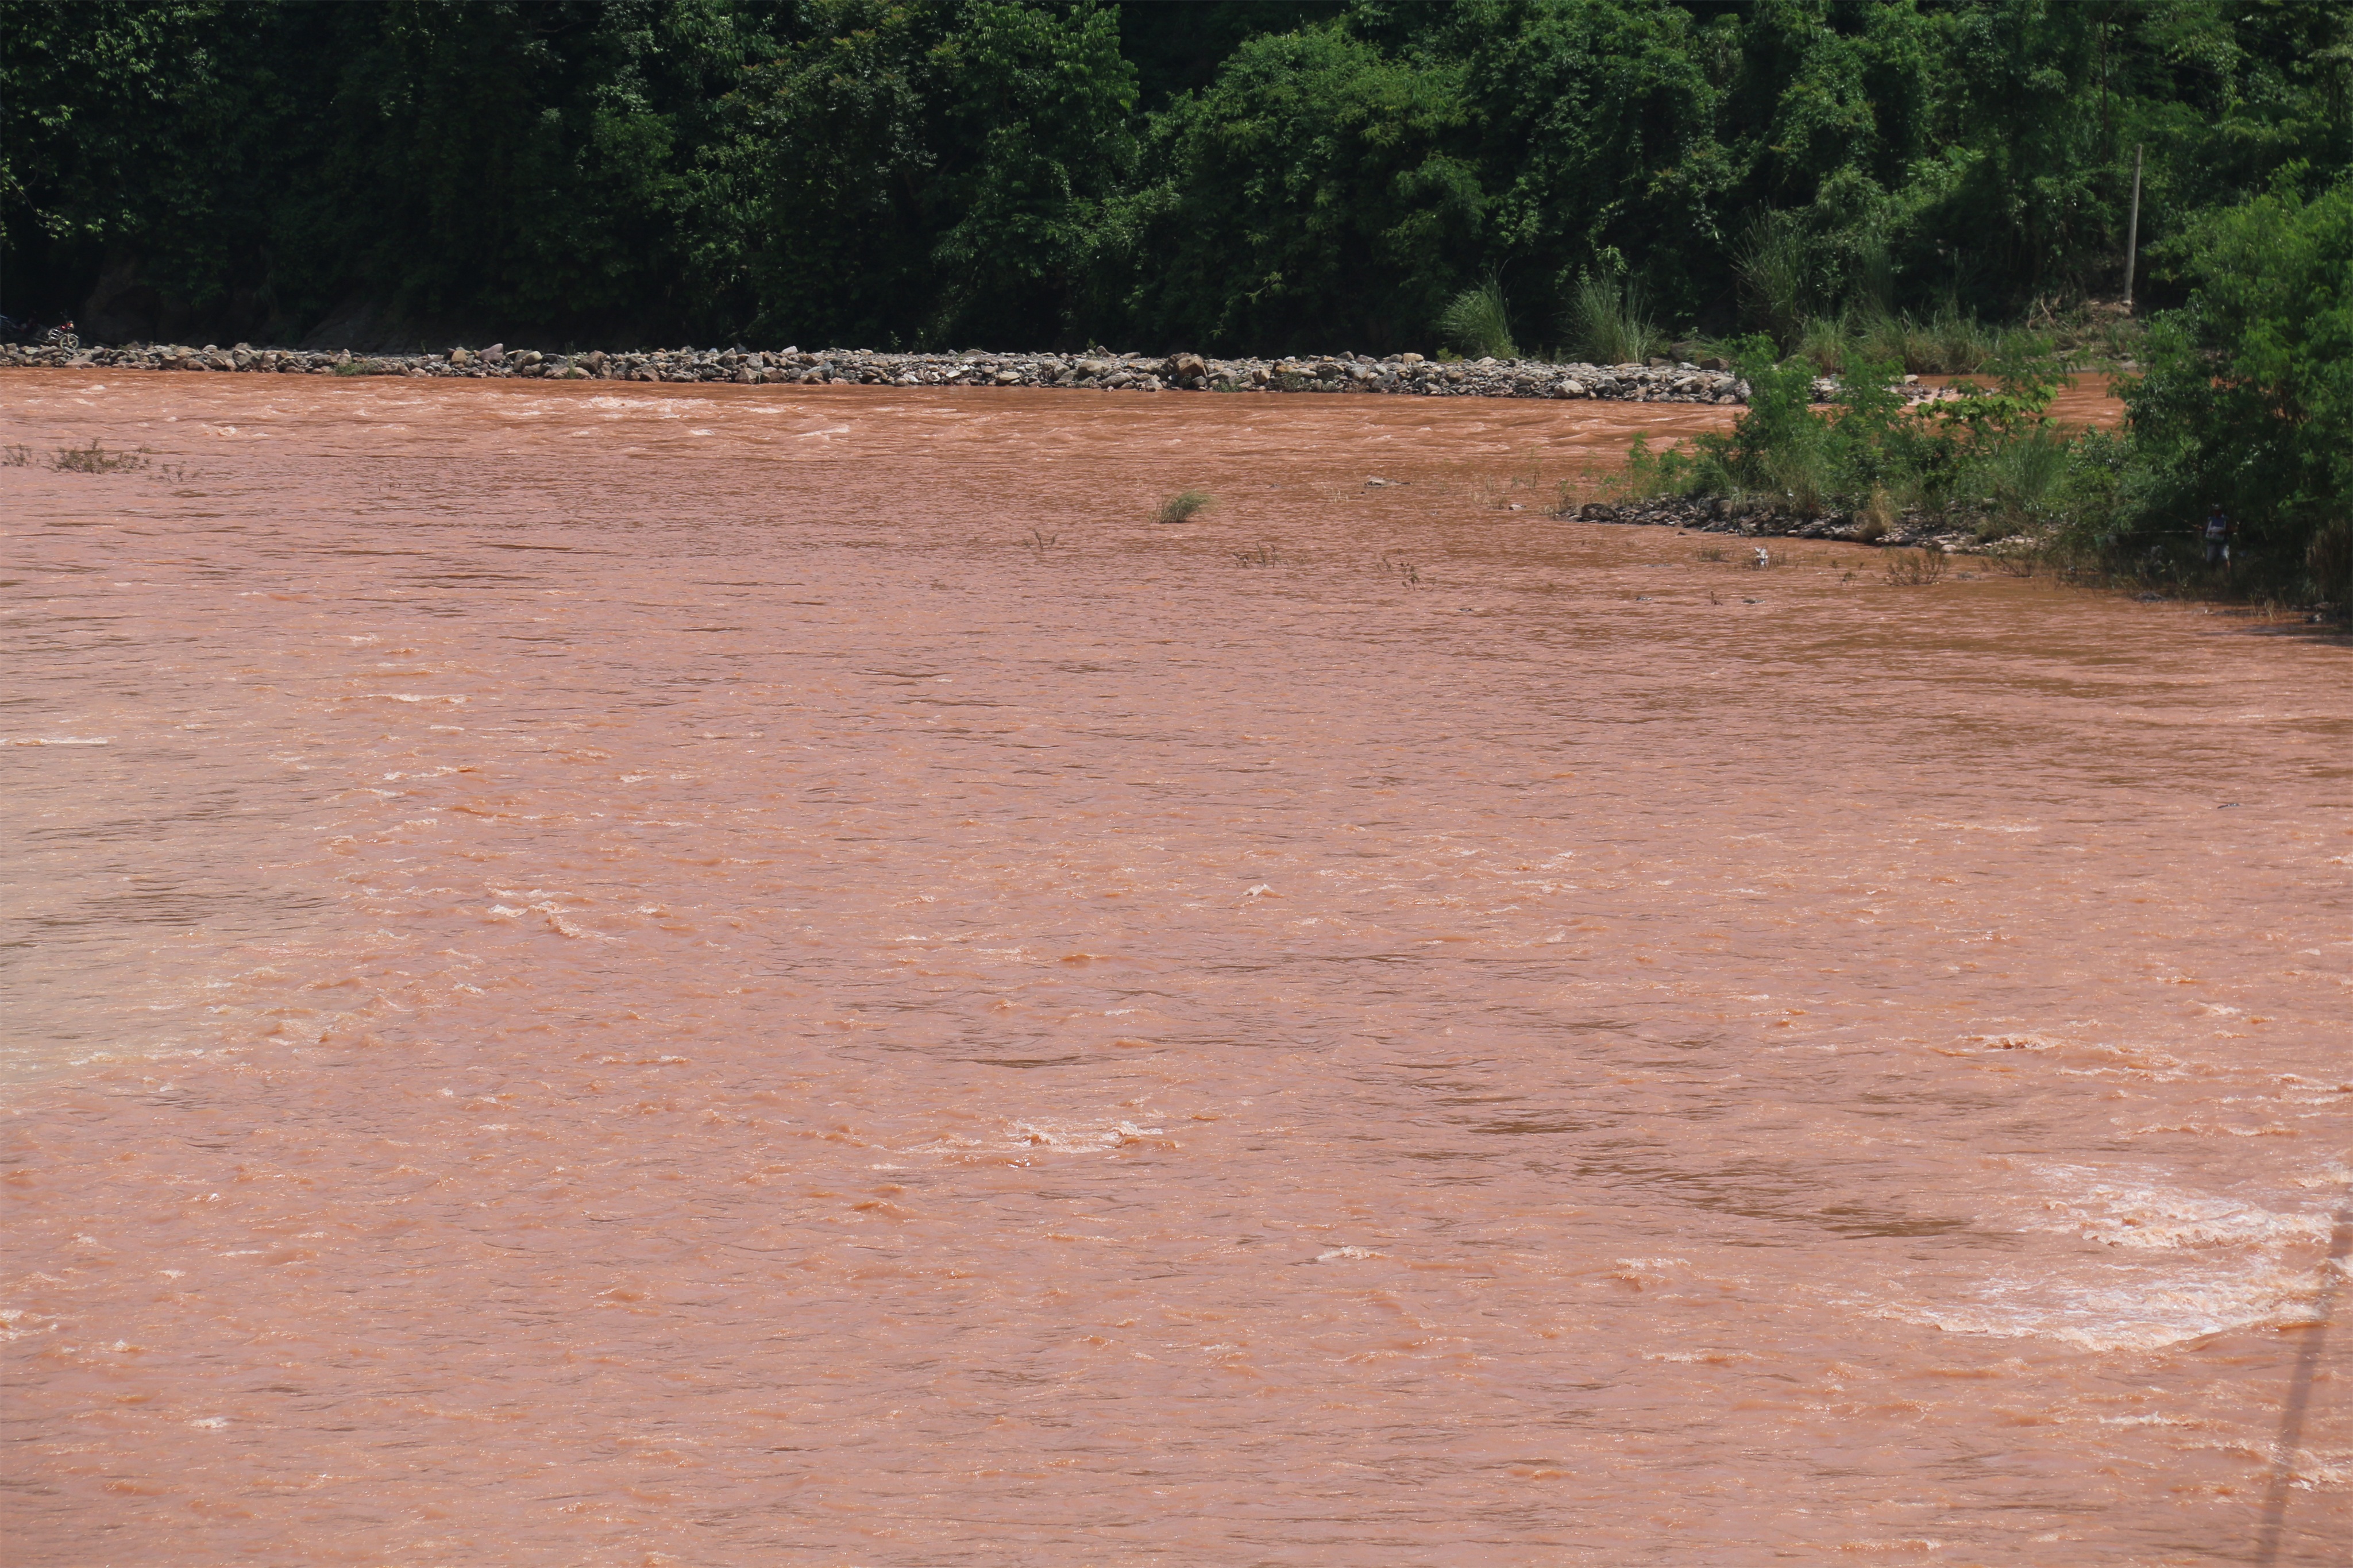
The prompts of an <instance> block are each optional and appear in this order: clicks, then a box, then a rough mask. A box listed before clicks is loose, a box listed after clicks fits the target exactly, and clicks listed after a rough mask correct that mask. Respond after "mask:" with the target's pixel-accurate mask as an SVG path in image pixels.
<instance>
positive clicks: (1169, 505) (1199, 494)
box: [1158, 490, 1216, 522]
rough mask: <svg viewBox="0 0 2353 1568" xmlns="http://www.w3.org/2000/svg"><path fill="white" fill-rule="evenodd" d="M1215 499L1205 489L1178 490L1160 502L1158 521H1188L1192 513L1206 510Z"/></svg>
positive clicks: (1191, 518)
mask: <svg viewBox="0 0 2353 1568" xmlns="http://www.w3.org/2000/svg"><path fill="white" fill-rule="evenodd" d="M1215 499H1216V498H1214V497H1213V496H1211V495H1210V494H1209V492H1208V491H1207V490H1179V491H1177V492H1176V494H1175V495H1173V496H1170V497H1169V498H1168V499H1167V500H1165V501H1162V502H1161V503H1160V513H1159V518H1158V521H1162V522H1190V521H1193V517H1194V514H1196V513H1197V512H1200V511H1203V510H1207V509H1208V505H1209V503H1210V501H1211V500H1215Z"/></svg>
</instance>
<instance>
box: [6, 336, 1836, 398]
mask: <svg viewBox="0 0 2353 1568" xmlns="http://www.w3.org/2000/svg"><path fill="white" fill-rule="evenodd" d="M0 366H22V367H26V368H37V367H48V368H53V369H79V368H92V369H98V368H103V369H108V370H189V371H230V372H235V371H243V372H247V373H253V374H279V375H395V376H412V377H456V378H462V379H473V380H483V379H507V378H520V379H535V380H554V381H628V382H681V383H686V382H733V383H738V384H748V385H781V386H794V385H797V386H811V385H843V384H849V385H867V386H873V385H891V386H966V387H1008V386H1032V387H1062V388H1074V389H1085V390H1100V391H1108V392H1229V393H1246V392H1320V393H1326V394H1374V393H1379V394H1388V395H1406V396H1424V397H1534V398H1558V399H1565V400H1569V401H1577V400H1585V399H1595V400H1601V401H1611V402H1625V403H1694V404H1719V405H1725V406H1736V405H1744V404H1746V401H1747V394H1748V387H1747V384H1746V382H1743V381H1742V380H1741V379H1740V378H1739V377H1738V376H1737V375H1735V374H1732V373H1731V372H1730V371H1729V370H1727V369H1724V368H1721V367H1720V366H1716V365H1713V364H1706V365H1703V364H1695V363H1690V362H1688V361H1684V362H1669V361H1663V360H1652V361H1651V362H1650V363H1646V364H1616V365H1597V364H1587V363H1552V362H1548V361H1536V360H1493V359H1482V360H1476V361H1459V360H1458V361H1437V360H1428V359H1424V358H1423V357H1422V356H1421V355H1419V354H1413V353H1405V354H1391V355H1389V356H1388V357H1387V358H1385V359H1375V358H1372V357H1371V356H1369V355H1364V354H1349V353H1340V354H1332V355H1324V356H1315V355H1309V356H1303V357H1289V358H1274V359H1210V358H1205V357H1203V356H1201V355H1199V354H1192V353H1176V354H1165V355H1155V354H1117V353H1109V352H1107V351H1091V352H1088V353H985V352H983V351H980V350H966V351H964V352H962V353H882V352H880V351H875V350H868V349H826V350H822V351H803V350H800V349H797V348H786V349H778V350H750V349H732V348H731V349H660V350H651V351H647V352H644V353H607V352H606V351H604V350H601V349H599V350H593V351H590V352H586V353H574V354H551V353H541V352H540V351H539V350H536V349H517V350H509V349H507V348H506V347H505V345H503V344H496V343H494V344H492V345H491V346H490V347H488V348H484V349H468V348H453V349H450V350H448V351H447V352H445V353H415V354H354V353H351V352H350V351H349V350H335V351H332V352H327V351H319V350H305V349H274V348H255V347H254V346H253V345H252V344H250V343H238V344H237V345H235V346H234V347H231V348H226V349H225V348H222V347H220V346H218V345H217V344H213V343H206V344H205V345H204V346H203V347H201V348H195V347H189V346H187V345H185V344H175V343H127V344H123V345H121V346H99V347H79V348H66V347H62V346H54V345H53V346H28V345H8V346H0ZM1835 391H1836V384H1835V383H1833V382H1831V381H1830V380H1829V379H1827V378H1825V379H1822V380H1819V381H1817V382H1816V384H1815V387H1814V395H1815V397H1816V400H1817V401H1827V400H1828V399H1829V398H1830V397H1831V395H1833V394H1834V393H1835Z"/></svg>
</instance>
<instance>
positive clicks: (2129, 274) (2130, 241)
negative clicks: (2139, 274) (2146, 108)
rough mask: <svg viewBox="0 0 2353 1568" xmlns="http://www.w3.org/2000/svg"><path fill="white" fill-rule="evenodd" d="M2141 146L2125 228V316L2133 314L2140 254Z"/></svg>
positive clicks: (2137, 148)
mask: <svg viewBox="0 0 2353 1568" xmlns="http://www.w3.org/2000/svg"><path fill="white" fill-rule="evenodd" d="M2140 154H2141V149H2140V146H2139V145H2138V144H2137V143H2136V144H2135V146H2134V147H2133V199H2132V221H2131V222H2130V223H2128V224H2126V226H2125V314H2126V315H2127V316H2129V315H2131V314H2132V286H2133V261H2134V258H2137V256H2139V254H2140Z"/></svg>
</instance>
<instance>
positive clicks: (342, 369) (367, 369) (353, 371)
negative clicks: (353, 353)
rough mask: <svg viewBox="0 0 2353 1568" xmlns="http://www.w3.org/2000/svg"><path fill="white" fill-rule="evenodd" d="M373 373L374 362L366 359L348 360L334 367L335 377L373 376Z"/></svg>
mask: <svg viewBox="0 0 2353 1568" xmlns="http://www.w3.org/2000/svg"><path fill="white" fill-rule="evenodd" d="M375 372H376V363H375V361H374V360H368V359H355V360H348V361H346V362H345V363H342V364H339V365H337V366H336V367H335V374H337V375H374V374H375Z"/></svg>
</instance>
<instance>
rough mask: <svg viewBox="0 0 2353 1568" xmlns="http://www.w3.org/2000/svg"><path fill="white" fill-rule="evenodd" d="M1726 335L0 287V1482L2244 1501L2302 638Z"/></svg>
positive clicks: (2338, 965)
mask: <svg viewBox="0 0 2353 1568" xmlns="http://www.w3.org/2000/svg"><path fill="white" fill-rule="evenodd" d="M1730 412H1731V411H1729V410H1715V409H1705V408H1688V407H1672V406H1651V407H1644V406H1639V405H1635V406H1629V405H1591V404H1585V405H1577V404H1556V403H1506V402H1475V401H1471V400H1458V401H1435V400H1423V399H1404V398H1371V397H1306V396H1300V397H1244V396H1237V397H1211V396H1194V397H1179V396H1174V395H1169V396H1161V397H1148V396H1120V395H1089V394H1081V393H1052V392H960V391H947V390H943V391H922V392H917V391H901V390H895V389H887V388H837V389H804V388H790V389H786V388H751V387H740V388H739V387H732V386H713V387H696V388H666V387H659V386H645V387H636V386H631V387H627V388H615V387H612V386H607V385H599V384H565V385H548V384H531V383H520V382H519V383H507V384H496V383H485V384H466V383H456V384H452V383H433V384H419V383H417V382H408V381H396V380H384V381H378V380H365V379H359V380H338V379H329V378H325V377H301V378H295V377H272V376H266V375H240V376H227V375H221V376H196V375H171V374H149V375H138V376H126V377H121V378H119V379H115V380H102V379H99V378H93V377H90V376H86V375H80V374H78V373H72V372H65V373H58V372H48V373H36V372H25V373H4V374H0V442H5V443H21V444H23V445H24V446H25V447H27V448H29V451H30V453H31V455H32V456H33V457H34V458H35V459H36V460H35V461H34V462H33V463H32V464H31V465H30V466H19V467H9V468H0V509H4V510H5V542H6V550H7V557H8V559H7V562H6V565H7V567H8V570H7V572H6V574H5V578H0V583H5V586H4V587H0V604H5V612H6V619H5V648H6V650H7V651H6V663H5V687H0V704H5V705H4V706H0V736H5V742H6V743H5V745H0V768H5V777H4V781H0V782H4V784H5V809H6V817H7V843H8V846H9V847H8V851H7V855H6V858H5V878H6V882H7V900H8V901H7V906H6V909H5V920H6V933H5V935H6V942H7V945H6V946H5V949H0V953H5V959H6V961H7V963H8V965H9V970H8V976H7V981H8V984H9V986H10V992H9V994H8V997H7V999H6V1012H5V1017H6V1024H5V1033H6V1051H7V1056H6V1071H7V1079H8V1086H7V1090H6V1096H5V1108H0V1115H5V1131H6V1137H7V1142H8V1150H7V1158H8V1162H9V1163H8V1165H7V1176H6V1182H5V1186H6V1190H7V1194H8V1196H9V1199H10V1205H11V1210H12V1213H11V1218H10V1220H9V1232H8V1250H7V1259H6V1261H7V1266H8V1278H7V1280H6V1283H5V1298H0V1300H4V1301H5V1311H0V1324H5V1332H6V1334H7V1336H8V1343H7V1345H6V1355H7V1364H8V1373H9V1377H10V1380H11V1386H10V1389H9V1392H8V1394H7V1397H6V1403H5V1411H0V1418H4V1419H5V1426H0V1430H5V1436H6V1438H7V1446H6V1450H5V1451H6V1454H7V1459H6V1464H5V1477H0V1479H5V1487H6V1492H5V1529H6V1531H7V1536H8V1540H9V1542H10V1546H9V1549H8V1556H9V1560H10V1561H11V1562H12V1563H20V1564H26V1565H30V1564H96V1563H125V1564H128V1563H194V1564H205V1563H353V1564H358V1563H369V1564H374V1563H516V1564H569V1563H600V1564H601V1563H632V1564H635V1563H779V1562H791V1563H823V1564H834V1563H839V1564H878V1565H879V1564H888V1565H894V1568H895V1565H909V1568H913V1565H929V1564H955V1563H1040V1564H1082V1563H1089V1564H1092V1563H1186V1564H1195V1563H1201V1564H1218V1563H1295V1564H1303V1565H1308V1564H1314V1565H1321V1564H1335V1563H1347V1564H1352V1565H1397V1568H1407V1565H1420V1564H1463V1565H1472V1564H1478V1565H1482V1568H1483V1565H1490V1564H1571V1563H1575V1564H1595V1565H1601V1564H1611V1565H1615V1564H1696V1563H1707V1564H1711V1565H1715V1564H1747V1563H1772V1562H1791V1561H1794V1562H1802V1563H1822V1562H1848V1561H1863V1562H1875V1561H1887V1562H1895V1563H1907V1562H1924V1563H2027V1564H2043V1563H2048V1564H2053V1565H2062V1564H2068V1565H2073V1564H2090V1563H2098V1564H2126V1563H2132V1564H2141V1563H2203V1562H2210V1561H2216V1560H2223V1559H2229V1558H2232V1557H2243V1556H2245V1555H2247V1554H2248V1553H2250V1552H2252V1551H2253V1550H2254V1542H2255V1541H2256V1539H2257V1536H2258V1532H2259V1527H2260V1523H2261V1521H2260V1519H2259V1515H2260V1513H2261V1511H2262V1510H2263V1506H2264V1499H2265V1497H2266V1495H2267V1489H2269V1488H2270V1487H2271V1486H2272V1484H2273V1482H2274V1464H2275V1462H2277V1461H2278V1459H2279V1458H2280V1456H2277V1455H2275V1453H2274V1447H2275V1444H2276V1442H2277V1437H2278V1434H2279V1430H2280V1421H2281V1410H2282V1406H2283V1404H2284V1401H2285V1399H2286V1397H2287V1391H2288V1388H2289V1385H2290V1383H2291V1380H2292V1377H2293V1375H2294V1373H2295V1366H2296V1363H2297V1361H2298V1356H2299V1352H2301V1351H2303V1350H2304V1349H2305V1347H2307V1346H2309V1345H2311V1344H2312V1343H2313V1342H2314V1335H2315V1334H2316V1332H2317V1330H2316V1328H2315V1327H2314V1326H2313V1324H2314V1320H2315V1319H2316V1316H2317V1315H2318V1313H2319V1310H2320V1303H2321V1300H2322V1291H2321V1286H2322V1282H2323V1280H2324V1279H2325V1278H2326V1277H2327V1270H2328V1268H2329V1266H2328V1265H2327V1263H2326V1262H2325V1260H2324V1255H2325V1253H2326V1251H2327V1247H2328V1243H2329V1237H2330V1230H2331V1217H2330V1216H2331V1215H2332V1214H2333V1213H2334V1212H2335V1211H2336V1209H2337V1206H2338V1205H2340V1204H2341V1203H2342V1202H2343V1201H2344V1199H2343V1194H2344V1193H2345V1191H2346V1184H2347V1181H2348V1175H2353V1170H2348V1145H2347V1131H2348V1110H2353V1063H2348V1054H2347V1037H2348V1032H2347V1023H2348V1016H2353V679H2348V671H2353V653H2349V652H2348V648H2347V647H2346V646H2345V645H2344V644H2343V642H2342V641H2341V640H2334V641H2333V640H2330V639H2328V638H2327V637H2323V636H2321V635H2320V634H2319V633H2318V632H2316V631H2307V630H2306V628H2303V627H2301V626H2288V625H2286V624H2284V623H2280V624H2268V623H2265V622H2263V620H2262V619H2261V618H2260V617H2256V618H2249V617H2245V616H2226V615H2219V614H2217V615H2209V614H2207V613H2205V612H2204V611H2202V610H2201V609H2200V608H2199V607H2197V606H2194V605H2179V604H2142V603H2137V602H2133V601H2130V600H2126V599H2122V598H2113V597H2107V596H2101V595H2091V594H2086V593H2082V592H2077V591H2073V590H2067V589H2057V588H2053V587H2052V586H2050V585H2048V584H2047V583H2044V582H2041V581H2022V580H2018V579H2014V578H2010V577H2006V576H2001V575H1999V574H1989V573H1988V572H1987V571H1985V570H1984V569H1983V568H1982V567H1979V568H1977V569H1974V570H1972V569H1971V568H1970V567H1969V566H1968V564H1967V563H1963V564H1962V565H1961V566H1960V567H1959V569H1958V570H1957V572H1956V573H1955V574H1953V575H1950V576H1948V577H1947V579H1946V580H1945V581H1944V582H1942V583H1940V584H1935V585H1933V586H1926V587H1922V586H1898V585H1895V584H1891V583H1890V582H1888V581H1887V580H1886V577H1885V575H1884V574H1883V573H1882V572H1881V570H1880V569H1879V564H1878V563H1877V562H1876V561H1875V560H1874V559H1873V556H1872V554H1871V552H1868V551H1867V550H1862V549H1857V548H1852V547H1831V546H1821V545H1805V546H1798V547H1794V548H1791V547H1788V546H1783V545H1779V544H1778V543H1777V545H1776V550H1777V552H1778V558H1777V561H1776V563H1775V564H1774V565H1772V566H1771V567H1769V568H1765V569H1751V568H1748V567H1746V566H1745V565H1744V564H1743V563H1744V561H1745V560H1746V558H1747V557H1748V555H1749V554H1750V552H1749V549H1748V547H1747V546H1746V545H1743V544H1740V543H1739V542H1730V543H1729V544H1726V543H1725V542H1723V541H1721V540H1715V539H1711V538H1708V537H1705V536H1699V535H1684V534H1679V533H1675V532H1672V531H1661V530H1648V529H1626V528H1613V527H1609V526H1606V525H1599V524H1594V525H1588V524H1580V523H1574V522H1565V521H1559V520H1556V519H1554V518H1552V517H1550V516H1547V515H1546V514H1545V512H1544V511H1543V510H1541V509H1542V505H1543V503H1545V502H1546V501H1548V500H1550V499H1551V498H1552V486H1553V484H1554V482H1555V481H1556V479H1558V478H1559V477H1560V476H1561V475H1563V474H1565V473H1567V472H1569V471H1571V470H1573V469H1574V468H1577V466H1578V465H1580V464H1581V463H1583V462H1586V461H1588V460H1589V459H1590V458H1593V457H1594V456H1595V455H1597V454H1600V453H1604V452H1610V451H1615V450H1617V449H1619V448H1620V447H1622V444H1623V442H1624V441H1625V439H1626V437H1628V436H1629V435H1630V434H1631V433H1633V432H1634V431H1636V430H1638V429H1640V430H1648V431H1649V432H1651V434H1652V435H1653V436H1658V435H1662V434H1672V433H1675V432H1678V431H1689V430H1694V429H1698V428H1704V427H1707V426H1710V425H1712V424H1715V423H1720V422H1721V421H1723V420H1724V419H1725V418H1726V417H1728V415H1729V413H1730ZM92 439H97V440H100V441H101V442H102V443H103V444H104V446H105V447H108V448H130V447H142V446H143V447H149V448H152V450H153V460H154V464H155V466H154V467H153V468H147V469H144V470H140V471H135V472H125V473H112V474H85V473H74V472H59V471H56V470H54V469H52V468H47V467H45V466H43V464H42V462H41V461H40V459H42V458H45V457H46V455H47V454H48V453H49V452H50V451H52V450H53V449H54V448H55V447H59V446H64V445H68V444H73V445H86V444H87V443H88V442H90V440H92ZM1374 478H1378V479H1383V480H1386V481H1388V483H1386V484H1383V485H1378V486H1375V485H1370V484H1368V482H1367V481H1368V480H1369V479H1374ZM1187 487H1198V488H1199V489H1206V490H1208V491H1210V492H1211V493H1212V494H1214V495H1215V496H1216V497H1217V501H1216V503H1215V505H1213V506H1212V507H1211V508H1210V509H1209V510H1208V511H1206V512H1205V513H1203V514H1201V516H1200V517H1199V518H1198V519H1197V520H1196V521H1194V522H1192V523H1190V524H1187V525H1184V526H1181V527H1163V526H1159V525H1156V524H1155V523H1154V522H1153V521H1152V516H1153V512H1154V509H1155V505H1156V503H1157V502H1158V501H1159V500H1160V499H1161V498H1162V497H1164V496H1166V494H1168V493H1170V492H1172V491H1175V490H1177V489H1184V488H1187ZM1515 507H1517V508H1520V509H1522V510H1513V509H1514V508H1515ZM1718 547H1722V549H1723V551H1725V552H1728V553H1726V555H1725V558H1724V559H1714V558H1711V557H1713V556H1715V554H1717V553H1718ZM2344 1295H2345V1293H2344V1292H2340V1293H2339V1300H2340V1301H2341V1300H2343V1299H2344ZM2345 1327H2346V1326H2345V1325H2343V1324H2339V1325H2338V1329H2339V1332H2338V1333H2337V1336H2336V1337H2335V1338H2334V1339H2332V1340H2328V1341H2327V1342H2324V1343H2325V1349H2324V1350H2323V1352H2321V1353H2320V1354H2319V1355H2318V1356H2317V1358H2316V1360H2314V1361H2313V1363H2312V1364H2313V1367H2314V1370H2315V1374H2316V1375H2315V1380H2314V1382H2313V1384H2312V1385H2311V1395H2310V1405H2309V1412H2308V1415H2307V1417H2306V1423H2305V1426H2304V1429H2303V1433H2302V1437H2301V1441H2300V1442H2299V1443H2298V1444H2297V1445H2296V1446H2295V1449H2294V1451H2293V1452H2292V1453H2289V1454H2287V1455H2285V1456H2284V1470H2283V1471H2282V1472H2281V1473H2282V1474H2284V1477H2285V1479H2286V1482H2287V1485H2286V1489H2285V1491H2284V1493H2283V1494H2281V1495H2283V1496H2284V1498H2285V1500H2286V1507H2285V1513H2284V1531H2283V1534H2282V1536H2281V1538H2280V1539H2281V1546H2280V1550H2279V1556H2278V1560H2279V1561H2280V1562H2283V1563H2315V1564H2317V1563H2338V1562H2341V1561H2343V1560H2344V1555H2345V1548H2346V1545H2347V1542H2348V1540H2353V1410H2348V1401H2347V1398H2346V1374H2347V1369H2348V1358H2347V1355H2346V1352H2345V1348H2344V1342H2345V1340H2346V1339H2347V1338H2348V1335H2347V1333H2346V1332H2345V1331H2344V1330H2345Z"/></svg>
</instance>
